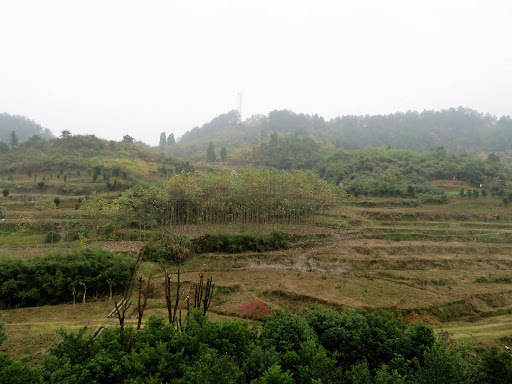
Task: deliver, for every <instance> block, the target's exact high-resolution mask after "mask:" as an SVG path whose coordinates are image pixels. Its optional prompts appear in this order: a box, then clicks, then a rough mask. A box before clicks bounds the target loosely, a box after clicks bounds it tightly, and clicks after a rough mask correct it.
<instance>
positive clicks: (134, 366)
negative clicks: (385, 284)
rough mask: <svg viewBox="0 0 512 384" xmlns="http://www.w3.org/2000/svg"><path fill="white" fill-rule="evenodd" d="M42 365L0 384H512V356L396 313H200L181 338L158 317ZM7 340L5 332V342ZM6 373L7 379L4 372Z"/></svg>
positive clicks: (70, 337)
mask: <svg viewBox="0 0 512 384" xmlns="http://www.w3.org/2000/svg"><path fill="white" fill-rule="evenodd" d="M62 335H63V341H62V342H60V343H59V344H57V345H56V346H54V347H53V348H50V349H49V350H48V351H47V353H46V355H45V356H44V358H43V363H42V365H41V366H38V367H35V368H29V367H28V366H26V365H23V364H22V363H20V362H17V361H14V360H9V359H7V358H6V357H3V358H0V383H17V382H20V381H19V380H20V378H24V379H25V380H26V381H25V382H38V381H39V382H43V383H92V382H94V383H113V384H115V383H217V384H221V383H256V384H263V383H290V384H292V383H347V384H352V383H382V384H383V383H407V384H414V383H429V384H430V383H433V384H435V383H443V384H450V383H453V384H459V383H468V384H470V383H474V384H483V383H510V382H511V381H510V380H511V378H512V376H511V375H512V363H511V358H510V355H509V354H507V353H505V352H504V353H499V352H498V351H497V349H495V348H493V349H491V350H489V351H488V352H486V353H484V354H483V355H482V356H481V357H482V358H481V360H480V362H477V363H475V362H466V361H464V360H463V359H462V357H461V355H460V354H459V353H458V352H456V351H450V350H448V349H447V348H446V347H445V346H444V344H443V343H442V342H440V341H439V340H437V339H436V337H435V336H434V332H433V330H432V329H431V328H428V327H426V326H423V325H420V324H413V325H411V326H407V325H405V324H404V323H403V322H402V321H401V320H398V319H395V318H393V317H392V316H390V315H389V314H388V313H380V314H379V313H371V314H367V315H363V314H358V313H356V312H355V311H351V312H349V313H345V314H340V313H336V312H329V311H326V310H322V309H319V308H313V309H311V310H310V311H308V312H307V313H306V314H305V315H303V316H301V315H294V314H291V313H288V312H278V313H277V314H276V315H275V316H274V317H271V318H268V319H267V320H266V321H265V322H264V324H263V327H262V329H261V331H256V330H254V329H251V328H249V326H248V323H247V322H241V321H238V320H233V321H225V322H217V321H211V320H209V319H208V318H207V317H204V316H203V315H202V313H200V312H198V311H195V310H193V311H192V312H191V315H190V317H189V318H188V321H187V325H186V328H185V331H184V332H182V333H180V332H178V331H176V329H175V328H174V327H172V326H170V325H168V324H167V323H166V321H165V320H164V319H163V318H159V317H151V318H150V319H149V321H148V323H147V325H146V327H145V328H144V329H143V330H142V331H139V332H134V331H133V330H132V329H128V330H126V331H125V333H124V334H122V335H119V332H118V331H116V330H113V329H108V330H106V331H105V332H104V333H103V334H102V336H101V337H99V338H96V339H93V338H92V337H90V336H88V335H87V334H86V333H85V332H84V330H82V331H80V332H79V333H77V334H73V333H71V334H65V333H62ZM1 340H2V334H1V333H0V341H1ZM4 372H9V374H5V373H4Z"/></svg>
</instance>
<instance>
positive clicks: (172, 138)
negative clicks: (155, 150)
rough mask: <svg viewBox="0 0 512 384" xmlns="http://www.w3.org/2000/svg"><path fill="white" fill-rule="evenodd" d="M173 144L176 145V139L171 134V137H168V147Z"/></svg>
mask: <svg viewBox="0 0 512 384" xmlns="http://www.w3.org/2000/svg"><path fill="white" fill-rule="evenodd" d="M173 144H176V139H175V138H174V133H171V134H170V135H169V136H167V145H173Z"/></svg>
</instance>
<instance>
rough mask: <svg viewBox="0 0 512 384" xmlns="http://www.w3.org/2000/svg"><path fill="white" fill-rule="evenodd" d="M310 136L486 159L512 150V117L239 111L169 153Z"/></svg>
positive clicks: (195, 154)
mask: <svg viewBox="0 0 512 384" xmlns="http://www.w3.org/2000/svg"><path fill="white" fill-rule="evenodd" d="M273 132H278V133H280V134H292V133H294V134H296V133H299V134H301V135H304V136H309V137H311V138H312V139H313V140H315V141H317V142H325V143H330V144H333V145H334V146H335V147H337V148H340V149H361V148H365V147H368V146H374V147H391V148H398V149H410V150H414V151H428V150H430V149H432V148H436V147H444V148H445V149H446V150H447V151H448V152H452V153H460V154H462V153H467V154H470V155H474V156H476V155H480V154H481V153H491V152H500V153H501V152H503V154H506V153H507V151H509V150H510V149H511V148H512V119H511V118H510V116H502V117H500V118H498V117H496V116H494V115H490V114H483V113H480V112H478V111H475V110H473V109H469V108H463V107H459V108H450V109H446V110H440V111H423V112H421V113H419V112H416V111H408V112H405V113H402V112H397V113H393V114H389V115H373V116H371V115H365V116H357V115H347V116H341V117H336V118H334V119H331V120H328V121H327V120H325V119H324V118H323V117H321V116H319V115H316V114H315V115H308V114H298V113H295V112H292V111H289V110H280V111H277V110H275V111H272V112H270V113H269V114H268V115H266V116H265V115H255V116H252V117H250V118H248V119H247V120H245V121H244V122H240V119H239V115H238V112H236V111H231V112H228V113H226V114H222V115H220V116H218V117H216V118H215V119H213V120H212V121H211V122H209V123H206V124H204V125H203V126H201V127H196V128H194V129H192V130H191V131H189V132H187V133H186V134H184V135H183V136H182V137H181V138H180V139H179V140H178V143H177V145H174V146H172V147H169V151H170V152H171V153H173V154H175V155H179V156H189V157H190V158H192V159H199V158H201V156H203V155H204V154H205V153H206V148H207V147H208V144H209V142H210V141H212V142H213V143H214V145H215V147H216V148H218V150H220V148H221V147H226V148H227V149H228V151H229V150H233V149H235V148H242V147H244V146H247V145H249V144H256V143H259V142H261V141H267V140H268V139H266V137H268V136H269V135H270V134H271V133H273Z"/></svg>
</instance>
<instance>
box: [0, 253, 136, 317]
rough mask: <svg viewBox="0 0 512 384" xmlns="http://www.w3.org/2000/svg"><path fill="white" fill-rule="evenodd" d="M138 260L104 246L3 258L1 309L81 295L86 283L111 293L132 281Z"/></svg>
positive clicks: (1, 267) (94, 289)
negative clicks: (108, 249) (117, 253)
mask: <svg viewBox="0 0 512 384" xmlns="http://www.w3.org/2000/svg"><path fill="white" fill-rule="evenodd" d="M134 265H135V260H134V259H133V258H131V257H128V256H119V255H116V254H114V253H112V252H109V251H105V250H101V249H78V250H74V251H73V252H72V253H70V254H54V255H50V256H47V257H37V258H35V259H33V260H30V261H26V260H21V259H16V258H8V259H2V260H0V309H4V308H14V307H30V306H37V305H46V304H57V303H63V302H68V301H71V299H72V294H71V291H72V290H73V289H74V290H75V291H76V293H77V297H81V295H82V294H83V293H82V289H83V288H82V286H81V285H80V283H81V282H84V283H85V284H86V286H87V290H88V291H89V292H92V293H94V292H98V293H100V294H101V293H105V294H106V293H108V292H109V285H108V283H107V279H112V280H113V281H114V289H117V290H119V289H122V288H124V286H125V285H126V282H127V281H129V279H130V277H131V273H132V269H133V267H134Z"/></svg>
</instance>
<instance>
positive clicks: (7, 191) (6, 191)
mask: <svg viewBox="0 0 512 384" xmlns="http://www.w3.org/2000/svg"><path fill="white" fill-rule="evenodd" d="M2 195H3V196H4V197H7V196H9V189H7V188H4V189H3V190H2Z"/></svg>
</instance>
